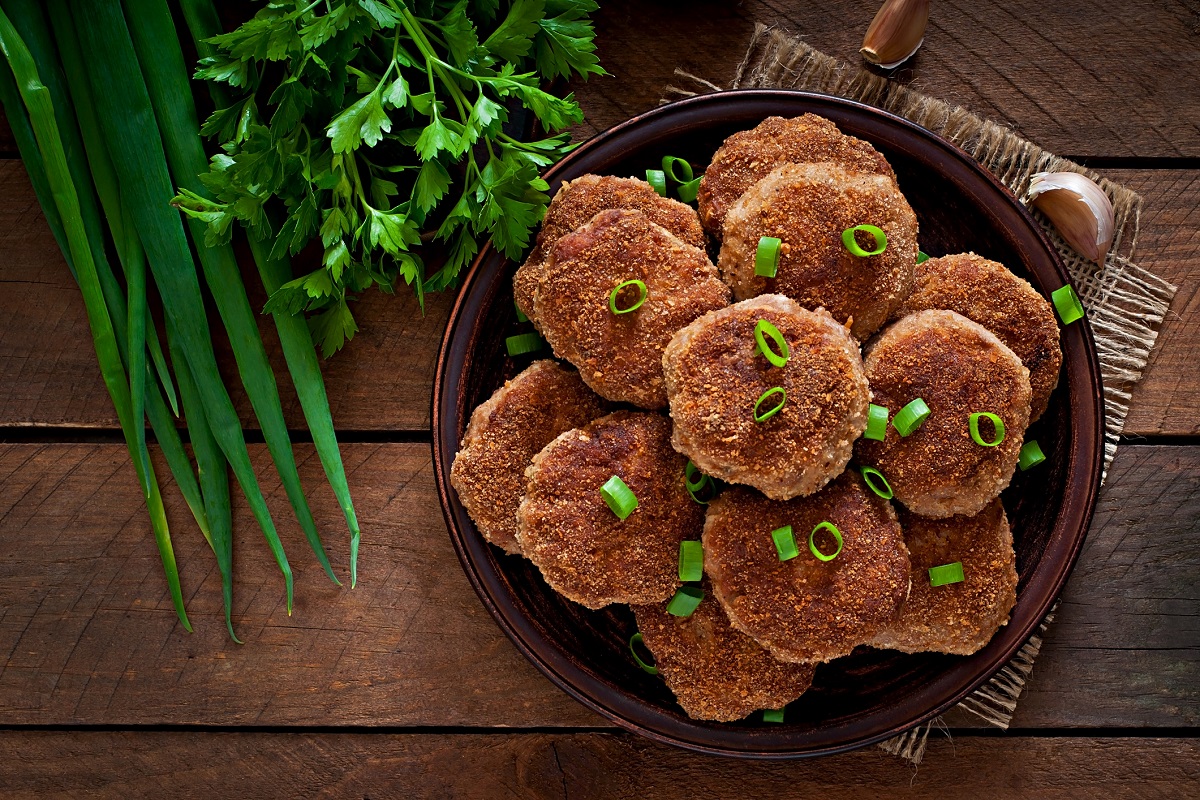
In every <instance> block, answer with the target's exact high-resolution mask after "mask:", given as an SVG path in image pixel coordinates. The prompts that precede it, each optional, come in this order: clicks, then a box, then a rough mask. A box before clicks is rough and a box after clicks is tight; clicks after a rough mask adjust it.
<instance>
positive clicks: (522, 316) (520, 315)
mask: <svg viewBox="0 0 1200 800" xmlns="http://www.w3.org/2000/svg"><path fill="white" fill-rule="evenodd" d="M513 308H515V309H516V310H517V322H529V317H527V316H525V312H524V311H522V310H521V307H520V306H519V305H517V301H516V300H513Z"/></svg>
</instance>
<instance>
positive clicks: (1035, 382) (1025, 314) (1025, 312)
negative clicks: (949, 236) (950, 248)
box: [892, 253, 1062, 423]
mask: <svg viewBox="0 0 1200 800" xmlns="http://www.w3.org/2000/svg"><path fill="white" fill-rule="evenodd" d="M937 308H942V309H946V310H947V311H956V312H958V313H959V314H962V315H963V316H964V317H966V318H967V319H969V320H972V321H974V322H978V323H979V324H980V325H982V326H983V327H985V328H987V329H988V330H989V331H991V332H992V333H994V334H996V336H997V337H998V338H999V339H1000V341H1002V342H1004V343H1005V344H1006V345H1008V347H1009V348H1010V349H1011V350H1012V351H1013V352H1014V353H1016V354H1017V357H1018V358H1020V359H1021V363H1022V364H1024V365H1025V368H1026V369H1028V370H1029V385H1030V388H1031V389H1032V390H1033V398H1032V400H1030V403H1029V405H1030V407H1031V411H1030V415H1029V421H1030V422H1031V423H1032V422H1034V421H1036V420H1037V419H1038V417H1040V416H1041V415H1042V414H1043V413H1044V412H1045V410H1046V405H1047V404H1048V403H1049V402H1050V393H1051V392H1053V391H1054V387H1055V386H1057V385H1058V374H1059V369H1060V368H1061V366H1062V350H1061V349H1060V348H1059V344H1058V320H1057V319H1055V317H1054V309H1053V308H1051V306H1050V303H1049V301H1047V300H1046V298H1044V297H1042V295H1041V294H1039V293H1038V290H1037V289H1034V288H1033V286H1031V285H1030V284H1029V281H1026V280H1023V279H1021V278H1018V277H1017V276H1016V275H1014V274H1013V273H1012V272H1010V271H1009V270H1008V269H1007V268H1006V267H1005V266H1004V265H1003V264H1001V263H999V262H998V261H990V260H988V259H986V258H984V257H982V256H977V255H975V254H974V253H959V254H957V255H951V256H943V257H941V258H931V259H929V260H928V261H925V262H924V263H922V264H918V265H917V271H916V281H915V283H914V285H913V290H912V293H911V294H909V296H908V299H907V300H905V301H904V302H903V303H902V304H901V305H900V308H898V309H896V311H895V313H894V314H893V315H892V317H893V318H894V319H899V318H900V317H903V316H906V315H908V314H911V313H913V312H915V311H924V310H926V309H937Z"/></svg>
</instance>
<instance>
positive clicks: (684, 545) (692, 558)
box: [679, 541, 704, 581]
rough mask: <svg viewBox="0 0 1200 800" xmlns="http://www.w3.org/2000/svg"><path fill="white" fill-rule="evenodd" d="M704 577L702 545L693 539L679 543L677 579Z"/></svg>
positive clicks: (695, 579)
mask: <svg viewBox="0 0 1200 800" xmlns="http://www.w3.org/2000/svg"><path fill="white" fill-rule="evenodd" d="M703 577H704V545H703V544H702V543H700V542H695V541H684V542H680V543H679V580H681V581H698V580H700V579H701V578H703Z"/></svg>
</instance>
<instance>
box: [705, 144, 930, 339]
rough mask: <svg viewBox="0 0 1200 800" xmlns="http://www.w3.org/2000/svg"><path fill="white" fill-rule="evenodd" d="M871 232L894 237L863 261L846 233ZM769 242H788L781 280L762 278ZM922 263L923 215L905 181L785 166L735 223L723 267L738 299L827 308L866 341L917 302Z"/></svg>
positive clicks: (729, 225)
mask: <svg viewBox="0 0 1200 800" xmlns="http://www.w3.org/2000/svg"><path fill="white" fill-rule="evenodd" d="M864 224H869V225H874V226H876V227H878V228H880V229H882V230H883V232H884V233H885V234H886V235H887V249H885V250H884V251H883V252H882V253H880V254H879V255H877V256H863V257H860V256H856V255H854V254H853V253H851V252H850V251H849V250H847V249H846V246H845V245H844V244H843V242H842V232H843V231H845V230H846V229H847V228H850V227H854V226H856V225H864ZM860 235H861V236H863V237H864V239H863V243H866V242H867V240H869V239H870V237H868V236H866V235H865V234H860ZM764 236H771V237H774V238H776V239H779V240H780V241H781V242H782V244H781V246H780V255H779V266H778V272H777V273H776V276H775V277H774V278H767V277H762V276H760V275H756V274H755V271H754V267H755V264H754V262H755V254H756V252H757V251H758V242H759V239H760V238H762V237H764ZM867 246H868V249H871V248H873V247H874V244H873V240H872V241H871V243H870V244H868V245H867ZM916 262H917V217H916V214H914V213H913V210H912V208H911V207H910V206H909V205H908V201H907V200H905V199H904V195H903V194H901V193H900V189H899V188H898V187H897V186H896V182H895V181H894V180H892V179H891V178H889V177H887V176H884V175H861V174H855V173H850V172H846V171H845V170H843V169H841V168H840V167H838V166H836V165H834V164H829V163H824V164H803V165H797V164H785V165H783V166H781V167H779V168H777V169H775V170H774V171H772V172H771V173H770V174H769V175H767V176H766V177H765V178H763V179H762V180H761V181H759V182H758V183H756V184H755V185H754V186H753V187H751V189H750V190H749V191H747V192H746V194H744V195H743V196H742V198H741V199H740V200H738V201H737V203H735V204H734V206H733V208H731V209H730V211H729V216H728V217H727V218H726V220H725V239H724V241H723V242H722V244H721V256H720V259H719V261H718V267H719V268H720V270H721V277H722V278H723V279H724V280H725V281H726V282H727V283H728V284H729V285H730V286H731V287H732V288H733V296H734V298H735V299H738V300H743V299H745V298H747V297H754V296H756V295H760V294H765V293H768V292H774V293H778V294H784V295H787V296H788V297H791V298H792V299H794V300H795V301H796V302H798V303H799V304H800V305H802V306H804V307H805V308H808V309H815V308H824V309H825V310H826V311H828V312H829V313H830V314H832V315H833V318H834V319H836V320H837V321H838V322H841V323H843V324H845V325H847V326H849V328H850V332H851V333H853V334H854V336H855V337H856V338H858V339H859V340H860V341H861V340H863V339H865V338H867V337H868V336H870V335H871V334H872V333H874V332H875V331H876V330H878V329H879V327H880V326H881V325H883V323H884V321H886V320H887V318H888V315H889V314H891V313H892V310H893V309H895V308H896V306H898V305H899V304H900V302H901V301H902V300H904V298H905V297H907V296H908V293H909V291H911V290H912V281H913V271H914V269H915V266H916Z"/></svg>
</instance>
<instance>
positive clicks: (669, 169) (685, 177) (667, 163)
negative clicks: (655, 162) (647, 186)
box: [662, 156, 695, 183]
mask: <svg viewBox="0 0 1200 800" xmlns="http://www.w3.org/2000/svg"><path fill="white" fill-rule="evenodd" d="M676 166H678V167H679V173H680V174H678V175H677V174H676V173H675V167H676ZM662 168H663V172H664V173H665V174H666V175H667V177H669V178H670V179H671V180H673V181H675V182H676V183H687V182H688V181H690V180H691V179H692V178H693V177H695V176H694V175H693V173H692V165H691V164H690V163H689V162H688V161H687V159H683V158H679V157H677V156H663V160H662Z"/></svg>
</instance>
